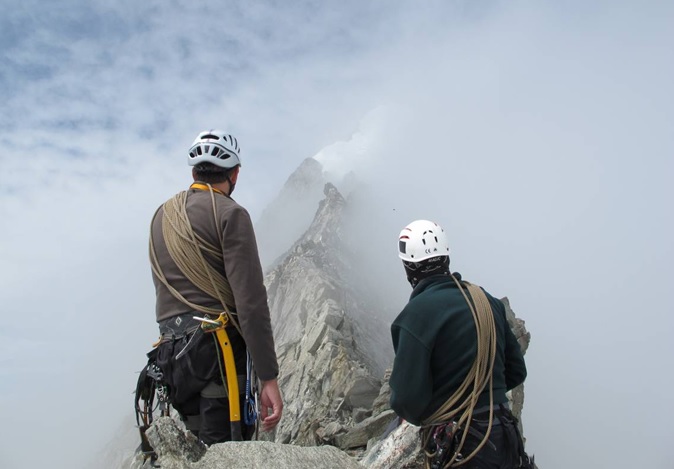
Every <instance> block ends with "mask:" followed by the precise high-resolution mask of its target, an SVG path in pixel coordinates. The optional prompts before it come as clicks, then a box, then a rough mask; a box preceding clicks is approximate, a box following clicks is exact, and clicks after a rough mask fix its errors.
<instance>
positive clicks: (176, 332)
mask: <svg viewBox="0 0 674 469" xmlns="http://www.w3.org/2000/svg"><path fill="white" fill-rule="evenodd" d="M197 315H202V316H203V314H200V313H198V312H197V311H190V312H189V313H184V314H180V315H178V316H173V317H172V318H168V319H164V320H163V321H160V322H159V334H160V335H161V336H162V337H163V338H166V339H171V338H173V339H181V338H183V337H185V336H187V335H190V334H191V333H193V332H194V331H196V330H197V329H198V328H199V326H201V321H197V320H196V319H193V316H197Z"/></svg>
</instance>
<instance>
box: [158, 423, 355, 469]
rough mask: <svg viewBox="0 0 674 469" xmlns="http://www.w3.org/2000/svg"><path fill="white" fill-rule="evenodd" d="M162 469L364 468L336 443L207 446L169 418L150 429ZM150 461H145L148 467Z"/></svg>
mask: <svg viewBox="0 0 674 469" xmlns="http://www.w3.org/2000/svg"><path fill="white" fill-rule="evenodd" d="M147 437H148V440H149V441H150V444H151V445H152V447H153V448H154V449H155V451H156V452H157V454H158V456H159V459H158V461H159V464H160V465H161V467H162V469H251V468H260V469H263V468H270V467H273V468H274V469H316V468H325V469H362V468H363V466H361V465H360V464H359V463H358V462H357V461H356V460H355V459H353V458H351V457H350V456H348V455H347V454H346V453H344V452H342V451H340V450H338V449H337V448H335V447H333V446H315V447H301V446H296V445H280V444H276V443H270V442H266V441H241V442H228V443H219V444H216V445H213V446H211V447H210V448H206V447H205V446H204V445H203V443H200V442H199V441H197V439H196V438H195V437H194V436H192V434H191V433H189V432H185V431H184V430H183V429H182V428H180V427H179V426H178V425H176V422H175V421H174V420H173V419H171V418H169V417H162V418H160V419H158V420H157V421H156V422H155V423H154V424H153V425H152V427H151V428H150V429H149V430H148V432H147ZM148 465H149V464H148V463H146V466H145V467H147V466H148Z"/></svg>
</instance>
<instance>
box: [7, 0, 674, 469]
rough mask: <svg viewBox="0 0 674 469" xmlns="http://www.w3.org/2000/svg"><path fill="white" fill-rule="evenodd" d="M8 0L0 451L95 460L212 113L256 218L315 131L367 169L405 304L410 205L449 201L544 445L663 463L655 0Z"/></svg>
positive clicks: (553, 461) (371, 216)
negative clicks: (520, 349)
mask: <svg viewBox="0 0 674 469" xmlns="http://www.w3.org/2000/svg"><path fill="white" fill-rule="evenodd" d="M3 3H4V4H3ZM0 6H1V7H2V11H3V15H2V16H1V17H0V103H2V104H0V109H1V111H2V112H0V161H2V166H3V170H2V172H0V217H2V219H3V224H2V226H3V228H2V230H0V265H1V266H2V268H1V269H0V281H1V282H2V285H3V288H2V289H0V301H1V302H2V304H3V305H4V306H3V308H2V312H1V313H0V314H1V316H2V323H3V327H2V328H0V344H1V345H0V411H1V412H2V414H3V416H4V420H5V423H4V425H3V428H2V430H0V466H2V467H6V468H18V467H33V466H36V465H38V464H46V463H49V464H50V466H51V467H78V466H81V467H86V466H87V464H89V461H90V460H91V458H92V457H94V455H95V454H96V453H97V452H98V451H99V450H100V449H101V448H103V447H104V446H105V444H106V443H107V442H108V441H110V440H112V439H113V436H114V434H115V433H116V432H118V431H119V427H120V426H121V425H123V422H122V420H123V417H124V416H126V415H128V413H129V412H130V409H131V395H130V392H131V390H132V388H133V386H134V380H135V374H134V372H135V371H136V370H137V369H138V368H140V366H141V364H142V363H141V362H142V358H143V354H144V353H145V352H146V351H147V349H148V347H149V344H150V343H151V342H152V341H153V340H154V338H155V336H156V330H155V324H154V322H153V290H152V284H151V281H150V273H149V268H148V263H147V246H146V242H147V227H148V223H149V220H150V218H151V216H152V213H153V212H154V210H155V209H156V207H157V206H158V205H159V204H160V203H161V202H163V201H164V200H165V199H166V198H167V197H169V196H171V195H172V194H173V193H175V192H176V191H178V190H180V189H182V188H183V187H185V186H186V184H187V183H188V182H189V170H188V168H187V166H186V164H185V162H186V161H185V160H186V149H187V148H188V146H189V144H190V143H191V142H192V140H193V139H194V137H195V136H196V134H197V133H198V132H199V131H201V130H203V129H205V128H210V127H219V128H225V129H228V130H230V131H231V132H232V133H234V134H235V135H236V136H237V138H238V139H239V141H240V142H241V143H242V148H243V153H242V158H243V170H242V173H241V180H240V184H239V185H238V186H237V192H236V193H235V195H236V198H237V200H238V201H239V202H241V203H242V204H243V205H245V206H246V207H248V208H249V210H250V211H251V214H252V215H253V218H256V217H259V215H260V214H261V212H262V210H263V209H264V207H265V206H266V205H267V204H268V203H269V201H270V200H271V198H272V197H273V196H274V194H276V192H277V191H278V190H279V188H280V187H281V185H282V184H283V182H284V180H285V179H286V178H287V176H288V175H289V174H290V173H291V172H292V170H293V169H295V167H297V166H298V165H299V163H300V162H301V161H302V160H303V159H304V158H306V157H308V156H312V155H315V154H317V153H319V152H321V155H322V159H323V161H324V162H326V164H327V165H329V166H330V168H332V169H333V170H339V171H342V172H345V171H348V170H350V169H354V170H356V172H357V174H358V175H359V178H360V179H361V180H362V181H364V183H365V185H366V187H367V189H365V190H364V191H363V194H364V195H363V197H364V198H365V199H366V200H364V201H363V208H364V209H365V211H366V213H367V216H366V217H363V219H362V223H363V227H361V228H362V229H367V232H368V236H369V237H370V238H371V239H372V240H373V241H372V243H371V244H370V245H368V246H367V249H366V251H367V253H368V256H371V257H368V263H367V268H369V269H371V271H372V275H373V276H375V277H377V278H381V284H382V285H384V287H385V288H389V289H390V290H391V292H392V293H391V297H392V298H393V299H394V300H395V301H399V302H400V303H401V306H402V304H403V303H404V301H405V295H406V293H407V290H406V288H405V285H404V278H403V274H402V270H401V268H400V266H399V265H398V259H397V257H396V255H395V246H396V236H397V234H398V232H399V230H400V229H401V228H402V227H403V226H405V225H406V224H407V223H408V222H410V221H411V220H413V219H416V218H429V219H433V220H436V221H438V222H439V223H440V224H442V225H443V226H444V227H445V229H446V230H447V231H448V233H449V235H450V243H451V244H452V252H453V253H454V254H453V258H452V263H453V265H454V266H455V268H456V269H457V270H459V271H461V272H462V273H463V274H464V276H465V277H466V278H468V279H469V280H472V281H474V282H476V283H480V284H483V285H484V286H485V287H486V288H487V289H488V290H490V292H491V293H493V294H494V295H497V296H508V297H509V298H510V300H511V303H512V305H513V308H514V309H515V310H516V312H517V313H518V314H519V315H520V316H521V317H523V318H524V319H525V320H526V321H527V325H528V327H529V329H530V330H531V332H532V335H533V342H532V345H531V349H530V353H529V356H528V360H529V368H530V377H529V379H528V381H527V409H526V414H525V427H526V432H527V436H528V439H529V442H528V444H529V447H530V450H532V451H534V452H535V453H536V454H537V458H538V460H539V461H540V464H541V467H545V468H547V469H556V468H560V469H561V468H564V469H566V468H568V467H588V468H589V467H615V468H621V467H625V468H627V467H638V466H643V467H654V468H663V469H664V468H666V467H668V465H671V460H672V459H673V458H674V453H673V452H672V449H671V445H670V444H669V443H668V441H669V439H671V437H672V436H674V434H672V432H671V430H670V426H669V421H671V420H672V419H673V418H674V413H672V412H671V411H669V410H668V408H667V405H666V402H668V397H669V396H668V394H667V391H668V390H669V389H670V388H671V387H672V384H674V383H673V382H672V381H673V380H672V378H671V377H670V376H669V374H668V373H667V372H666V370H668V369H669V368H671V364H672V363H671V357H672V356H674V355H673V352H674V348H673V346H672V341H671V336H672V333H674V321H673V320H672V318H671V315H670V314H669V312H670V309H671V308H668V307H667V306H666V302H665V294H666V292H667V291H668V289H669V285H671V283H672V281H674V272H673V268H672V265H674V253H673V252H672V251H673V250H672V241H671V240H672V239H674V232H673V231H674V230H673V229H672V216H671V213H672V201H673V200H674V194H673V192H674V189H673V188H672V183H671V180H672V176H674V167H673V166H674V163H673V161H674V134H673V133H672V131H671V129H672V128H673V125H672V124H674V111H673V110H674V85H673V83H674V65H673V64H672V61H671V59H670V57H671V44H673V43H674V32H673V31H674V27H673V26H674V8H673V7H672V6H671V5H670V4H669V3H668V2H655V1H654V2H645V3H643V4H635V3H633V2H627V1H610V2H609V1H604V2H591V3H590V2H564V3H563V4H560V3H559V2H529V1H516V2H498V1H477V2H476V1H463V2H456V1H430V2H425V3H423V4H420V3H419V2H403V1H394V2H390V1H388V2H385V1H375V2H357V1H346V2H339V3H337V2H331V3H326V2H310V1H306V2H293V3H292V5H288V4H279V3H277V2H256V3H255V4H254V5H252V4H251V2H204V3H203V4H199V5H196V4H194V2H188V1H172V2H159V1H144V2H140V3H138V2H130V1H122V2H117V3H114V4H110V3H109V2H102V1H87V2H84V1H66V2H60V3H59V5H58V7H57V6H56V5H51V4H45V2H36V1H32V0H27V1H23V2H20V3H16V4H15V3H11V4H10V3H9V2H8V1H7V0H0ZM663 405H664V408H663ZM644 406H646V410H644ZM656 407H657V408H658V410H657V411H654V408H656ZM653 412H655V414H657V415H658V416H659V419H657V420H658V421H657V422H653V421H652V419H649V418H648V416H649V415H653ZM93 419H98V421H99V422H102V423H99V424H97V425H93V424H92V421H93ZM36 428H43V429H44V430H41V431H36V430H35V429H36ZM616 429H621V431H619V432H617V433H615V431H616ZM36 439H37V440H39V441H41V442H43V444H44V445H46V446H47V447H48V449H49V451H40V452H36V451H34V441H35V440H36ZM618 447H619V448H624V450H623V451H616V448H618Z"/></svg>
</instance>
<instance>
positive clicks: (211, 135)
mask: <svg viewBox="0 0 674 469" xmlns="http://www.w3.org/2000/svg"><path fill="white" fill-rule="evenodd" d="M201 139H202V140H206V139H213V140H220V137H218V136H217V135H213V134H208V135H204V136H202V137H201Z"/></svg>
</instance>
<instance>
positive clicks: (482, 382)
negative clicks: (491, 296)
mask: <svg viewBox="0 0 674 469" xmlns="http://www.w3.org/2000/svg"><path fill="white" fill-rule="evenodd" d="M451 277H452V279H453V280H454V283H456V285H457V287H459V291H461V294H462V295H463V297H464V299H465V300H466V303H467V304H468V307H469V308H470V312H471V313H472V315H473V319H474V321H475V329H476V331H477V355H476V357H475V361H474V362H473V366H472V367H471V369H470V371H469V372H468V375H467V376H466V379H465V380H464V381H463V383H462V384H461V386H460V387H459V389H457V390H456V392H455V393H454V394H453V395H452V396H450V398H449V399H447V401H446V402H445V403H444V404H443V405H442V406H440V408H439V409H438V410H436V411H435V413H433V414H432V415H431V416H430V417H429V418H428V419H426V421H425V422H424V423H423V425H422V448H424V452H425V454H426V458H425V460H426V469H429V468H430V462H431V460H432V458H433V456H435V453H429V451H428V450H427V449H426V448H427V447H428V443H429V440H430V438H431V436H432V429H433V426H435V425H440V424H444V423H449V422H456V423H457V428H460V429H462V436H461V441H460V442H459V443H458V444H457V446H456V448H455V450H454V454H453V455H452V457H451V458H450V459H449V460H448V461H447V462H446V463H445V465H444V466H443V469H446V468H450V467H458V466H461V465H463V464H465V463H466V462H468V461H469V460H470V459H472V458H473V457H474V456H475V455H476V454H477V452H478V451H480V450H481V449H482V447H483V446H484V445H485V443H486V442H487V440H488V439H489V434H490V433H491V428H492V423H493V419H494V396H493V392H494V389H493V388H494V382H493V381H494V377H493V370H494V361H495V359H496V325H495V322H494V314H493V313H492V310H491V305H490V304H489V300H488V299H487V296H486V295H485V293H484V291H482V289H481V288H480V287H479V286H477V285H473V284H471V283H469V282H465V281H464V282H462V283H463V285H465V287H466V288H467V289H468V293H469V294H470V296H471V298H472V300H473V302H471V301H470V299H469V298H468V296H467V295H466V293H465V291H464V289H463V288H462V284H461V283H460V282H459V281H458V280H457V279H456V277H454V276H453V275H452V276H451ZM473 304H474V306H473ZM485 386H489V425H488V426H487V431H486V433H485V435H484V438H483V439H482V441H481V442H480V444H479V445H478V446H477V448H475V450H474V451H473V452H472V453H471V454H469V455H468V456H462V458H461V459H460V460H457V458H458V456H459V454H460V453H461V450H462V448H463V445H464V443H465V441H466V436H467V435H468V431H469V429H470V423H471V419H472V416H473V411H474V410H475V407H476V405H477V401H478V398H479V397H480V394H482V392H483V391H484V388H485Z"/></svg>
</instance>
